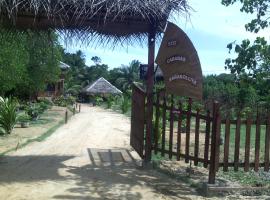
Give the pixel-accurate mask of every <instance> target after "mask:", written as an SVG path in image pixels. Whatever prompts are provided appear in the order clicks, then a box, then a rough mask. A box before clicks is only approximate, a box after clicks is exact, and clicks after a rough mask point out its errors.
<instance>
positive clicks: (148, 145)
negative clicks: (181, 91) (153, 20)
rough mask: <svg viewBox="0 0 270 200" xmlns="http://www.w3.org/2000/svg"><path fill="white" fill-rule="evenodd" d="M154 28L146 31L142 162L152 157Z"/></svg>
mask: <svg viewBox="0 0 270 200" xmlns="http://www.w3.org/2000/svg"><path fill="white" fill-rule="evenodd" d="M155 41H156V28H155V27H154V26H153V25H151V26H150V27H149V33H148V71H147V81H146V82H147V83H146V93H147V109H146V141H145V158H144V162H146V163H148V162H150V161H151V157H152V134H153V88H154V65H155V43H156V42H155Z"/></svg>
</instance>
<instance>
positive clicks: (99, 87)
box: [82, 77, 122, 97]
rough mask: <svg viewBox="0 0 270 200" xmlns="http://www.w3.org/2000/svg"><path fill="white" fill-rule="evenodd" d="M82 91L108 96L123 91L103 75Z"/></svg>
mask: <svg viewBox="0 0 270 200" xmlns="http://www.w3.org/2000/svg"><path fill="white" fill-rule="evenodd" d="M82 93H83V94H84V95H92V96H94V95H100V96H102V97H106V96H108V95H121V94H122V92H121V91H120V90H119V89H118V88H116V87H115V86H114V85H112V84H111V83H110V82H109V81H107V80H106V79H105V78H103V77H101V78H99V79H98V80H96V81H95V82H93V83H92V84H90V85H88V86H86V87H85V88H84V89H83V90H82Z"/></svg>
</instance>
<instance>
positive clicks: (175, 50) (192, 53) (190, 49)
mask: <svg viewBox="0 0 270 200" xmlns="http://www.w3.org/2000/svg"><path fill="white" fill-rule="evenodd" d="M156 63H157V64H158V65H159V66H160V68H161V70H162V72H163V76H164V81H165V86H166V92H167V93H169V94H174V95H179V96H187V97H190V98H195V99H202V70H201V64H200V60H199V57H198V54H197V51H196V49H195V47H194V46H193V44H192V42H191V40H190V39H189V38H188V36H187V35H186V34H185V33H184V31H182V30H181V29H180V28H179V27H178V26H176V25H175V24H173V23H170V22H169V23H168V25H167V29H166V32H165V34H164V37H163V40H162V43H161V46H160V50H159V52H158V55H157V58H156Z"/></svg>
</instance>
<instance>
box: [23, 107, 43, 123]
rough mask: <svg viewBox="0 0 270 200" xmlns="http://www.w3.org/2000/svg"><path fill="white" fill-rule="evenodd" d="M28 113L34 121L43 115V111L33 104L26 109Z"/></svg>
mask: <svg viewBox="0 0 270 200" xmlns="http://www.w3.org/2000/svg"><path fill="white" fill-rule="evenodd" d="M26 113H27V114H28V115H29V116H30V117H31V119H32V120H36V119H37V118H38V116H39V114H41V110H40V108H39V106H37V105H36V104H31V105H29V106H28V107H27V108H26Z"/></svg>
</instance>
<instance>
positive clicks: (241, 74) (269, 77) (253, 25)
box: [222, 0, 270, 103]
mask: <svg viewBox="0 0 270 200" xmlns="http://www.w3.org/2000/svg"><path fill="white" fill-rule="evenodd" d="M239 2H240V4H241V6H242V7H241V9H240V11H241V12H244V13H248V14H255V15H254V16H255V17H254V18H253V19H252V20H251V21H250V22H249V23H247V24H246V25H245V28H246V30H247V31H249V32H254V33H258V32H259V31H260V30H262V29H265V28H268V27H269V25H270V15H269V11H270V1H269V0H264V1H263V0H249V1H243V0H222V4H223V5H225V6H229V5H232V4H235V3H239ZM227 47H228V49H229V51H230V52H231V51H234V53H236V55H237V56H236V58H228V59H227V60H226V61H225V64H226V68H227V69H230V71H231V73H233V74H235V75H237V77H238V80H239V81H243V80H244V81H245V82H246V83H247V82H249V83H250V82H252V83H250V84H252V86H253V87H254V88H255V89H256V90H257V92H258V94H259V95H260V96H261V97H262V98H261V100H263V101H267V102H268V103H269V101H268V96H269V95H270V84H269V83H270V68H269V65H270V45H269V43H267V39H265V38H264V37H257V38H256V39H255V41H254V42H251V41H250V40H248V39H245V40H243V41H242V43H241V44H236V43H235V42H232V43H230V44H228V46H227Z"/></svg>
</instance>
